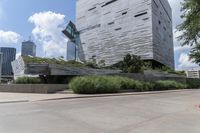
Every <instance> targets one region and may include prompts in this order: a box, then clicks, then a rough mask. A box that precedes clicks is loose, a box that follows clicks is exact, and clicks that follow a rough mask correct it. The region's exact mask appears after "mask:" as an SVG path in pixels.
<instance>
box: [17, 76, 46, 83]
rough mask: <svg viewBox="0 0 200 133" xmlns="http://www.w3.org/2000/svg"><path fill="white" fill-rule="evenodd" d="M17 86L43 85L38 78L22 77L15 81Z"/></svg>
mask: <svg viewBox="0 0 200 133" xmlns="http://www.w3.org/2000/svg"><path fill="white" fill-rule="evenodd" d="M15 83H16V84H41V83H42V81H41V80H40V78H37V77H20V78H17V79H16V80H15Z"/></svg>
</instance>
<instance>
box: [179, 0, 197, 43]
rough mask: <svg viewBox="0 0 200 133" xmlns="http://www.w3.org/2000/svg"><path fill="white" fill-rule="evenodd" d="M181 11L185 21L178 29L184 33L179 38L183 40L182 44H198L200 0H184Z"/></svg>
mask: <svg viewBox="0 0 200 133" xmlns="http://www.w3.org/2000/svg"><path fill="white" fill-rule="evenodd" d="M181 11H182V12H183V15H182V16H181V18H183V19H184V22H183V23H182V24H180V25H178V27H177V29H178V30H179V31H181V32H183V33H182V35H180V36H179V37H178V39H179V40H183V44H182V45H190V46H193V45H196V44H198V43H199V39H200V0H184V2H183V3H182V9H181Z"/></svg>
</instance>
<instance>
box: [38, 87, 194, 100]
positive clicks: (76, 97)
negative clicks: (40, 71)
mask: <svg viewBox="0 0 200 133" xmlns="http://www.w3.org/2000/svg"><path fill="white" fill-rule="evenodd" d="M192 90H196V89H183V90H168V91H152V92H131V93H114V94H97V95H79V96H74V97H62V98H50V99H44V100H38V101H55V100H65V99H83V98H95V97H97V98H98V97H114V96H115V97H117V96H130V95H136V96H137V95H150V94H151V95H152V94H162V93H178V92H185V91H192Z"/></svg>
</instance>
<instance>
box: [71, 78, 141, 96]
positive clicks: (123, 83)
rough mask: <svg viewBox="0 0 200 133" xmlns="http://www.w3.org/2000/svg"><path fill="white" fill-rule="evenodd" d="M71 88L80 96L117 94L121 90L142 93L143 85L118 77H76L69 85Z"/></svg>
mask: <svg viewBox="0 0 200 133" xmlns="http://www.w3.org/2000/svg"><path fill="white" fill-rule="evenodd" d="M69 88H70V89H72V90H73V91H74V92H75V93H79V94H97V93H116V92H118V91H119V90H130V89H132V90H135V91H142V90H143V84H142V82H140V81H136V80H133V79H129V78H124V77H118V76H86V77H76V78H74V79H73V80H72V81H71V82H70V83H69Z"/></svg>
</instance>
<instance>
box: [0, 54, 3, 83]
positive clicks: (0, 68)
mask: <svg viewBox="0 0 200 133" xmlns="http://www.w3.org/2000/svg"><path fill="white" fill-rule="evenodd" d="M2 63H3V53H0V78H1V75H2ZM0 82H1V81H0Z"/></svg>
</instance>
